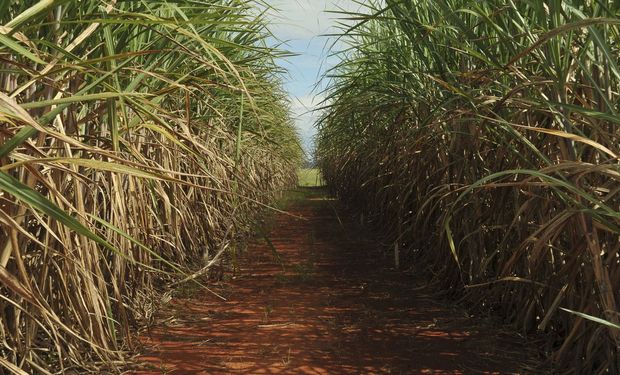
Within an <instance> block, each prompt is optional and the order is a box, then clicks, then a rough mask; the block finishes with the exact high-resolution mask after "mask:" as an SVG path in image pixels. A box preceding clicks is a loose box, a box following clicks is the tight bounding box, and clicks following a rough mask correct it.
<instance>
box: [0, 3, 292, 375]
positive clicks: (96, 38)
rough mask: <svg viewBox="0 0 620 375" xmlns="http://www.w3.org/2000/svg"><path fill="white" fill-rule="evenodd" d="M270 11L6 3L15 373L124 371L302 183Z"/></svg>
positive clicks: (1, 154)
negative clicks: (152, 320) (155, 331)
mask: <svg viewBox="0 0 620 375" xmlns="http://www.w3.org/2000/svg"><path fill="white" fill-rule="evenodd" d="M259 5H260V4H259ZM267 6H268V4H262V5H261V6H258V5H257V3H256V2H252V1H245V0H192V1H187V0H173V1H117V0H106V1H103V0H88V1H75V0H41V1H35V0H26V1H24V0H3V1H0V25H1V26H0V130H1V131H0V197H1V200H0V228H1V230H0V369H1V368H4V369H6V370H8V371H9V373H16V374H24V373H64V372H65V371H68V370H69V369H72V370H73V371H75V370H76V369H78V368H87V369H91V370H95V371H103V369H104V368H105V369H110V368H112V369H114V368H118V367H119V366H120V365H121V364H122V361H123V358H124V357H125V354H126V353H127V351H128V350H130V349H131V348H132V347H133V343H134V340H133V339H132V337H133V332H134V328H135V327H136V326H137V325H138V324H139V323H140V321H139V319H140V317H143V316H145V312H144V311H141V310H143V309H144V308H145V306H148V304H146V303H145V302H144V298H143V296H144V295H148V293H150V292H149V291H151V290H153V288H155V287H157V288H159V289H157V290H161V286H162V285H165V284H166V283H171V282H174V281H178V280H179V279H182V280H194V281H195V278H192V277H188V275H190V274H191V273H192V272H193V271H195V270H196V269H200V268H201V267H204V266H205V264H211V263H212V262H213V258H214V257H215V256H220V255H221V254H222V251H225V250H226V249H227V248H234V245H233V244H232V242H233V240H234V238H236V237H237V235H238V233H243V232H245V231H247V230H249V229H250V226H251V225H252V223H253V220H252V217H253V216H254V215H255V214H256V213H257V212H259V211H260V209H262V208H265V207H267V206H268V205H269V204H270V202H272V201H273V199H274V198H275V197H276V196H277V195H278V194H279V193H280V192H281V191H282V190H283V189H284V188H286V187H288V186H291V185H293V184H294V183H295V182H296V175H295V170H296V166H297V164H298V163H299V162H300V159H301V150H300V147H299V142H298V140H297V135H296V132H295V130H294V126H293V123H292V120H291V118H290V115H289V104H288V103H287V99H286V95H285V93H284V91H283V89H282V85H281V82H280V78H279V77H280V73H281V72H280V69H278V68H277V66H276V64H275V62H274V60H275V58H277V57H279V56H282V55H283V52H281V51H278V50H275V49H273V48H270V47H268V44H267V41H266V38H268V37H269V36H270V34H269V31H268V29H267V28H266V26H265V21H264V16H263V12H264V10H265V8H266V7H267ZM2 372H3V371H1V370H0V373H2Z"/></svg>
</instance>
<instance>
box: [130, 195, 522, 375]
mask: <svg viewBox="0 0 620 375" xmlns="http://www.w3.org/2000/svg"><path fill="white" fill-rule="evenodd" d="M308 191H310V190H308ZM289 212H290V213H291V214H292V215H295V216H299V217H301V218H299V219H298V218H294V217H292V216H289V215H284V214H279V215H276V217H275V218H274V223H273V225H272V230H271V231H270V234H269V238H270V240H271V242H272V244H273V246H274V247H275V249H276V250H277V253H278V254H279V257H280V261H278V260H277V259H276V258H277V257H274V253H273V250H272V248H271V247H270V246H269V245H268V244H267V242H266V241H264V240H261V239H257V240H256V241H255V242H254V243H252V244H251V245H250V246H249V248H248V250H247V251H246V252H245V253H244V254H243V256H242V257H241V258H240V270H239V271H238V272H237V274H236V276H235V277H234V278H231V279H230V280H227V281H224V282H220V283H218V284H217V285H213V288H216V289H217V291H218V292H219V293H221V294H222V295H224V296H225V297H226V299H227V301H225V302H224V301H222V300H220V299H218V298H216V297H215V296H213V295H212V294H210V293H208V292H206V291H197V292H196V293H194V294H193V295H191V296H189V297H187V298H175V299H173V300H172V302H171V303H170V304H168V306H167V307H166V308H165V309H164V310H163V311H162V312H161V313H160V316H159V319H158V321H159V323H158V324H156V326H155V327H152V328H151V329H150V330H149V331H148V332H145V333H144V334H143V336H142V342H143V344H144V353H145V354H144V355H142V356H141V357H140V358H139V361H140V363H141V364H140V369H139V370H133V371H130V372H128V373H132V374H136V375H147V374H231V373H239V374H481V373H486V374H513V373H523V370H522V366H523V364H524V363H527V362H528V358H529V357H530V355H529V354H528V353H530V352H531V351H530V350H529V349H527V347H525V346H524V341H523V340H522V339H521V338H520V337H518V336H517V335H515V334H511V333H507V332H505V331H502V330H498V329H497V328H492V327H491V326H490V325H489V323H488V322H484V321H480V320H478V319H474V318H471V317H469V316H468V315H467V314H466V313H465V312H464V310H462V309H460V308H458V307H454V306H450V304H449V303H448V302H446V301H445V300H442V299H441V298H438V297H437V296H436V294H435V293H433V292H432V291H429V290H428V289H427V288H424V287H423V286H422V285H423V283H422V281H421V280H420V278H419V276H416V273H415V272H403V271H396V270H394V268H393V265H392V264H391V263H390V260H391V258H390V257H389V256H385V255H383V254H382V252H381V249H380V247H379V246H378V245H377V242H376V240H374V239H373V238H372V235H371V234H369V233H368V231H366V230H365V229H364V228H362V227H360V226H359V225H358V224H357V223H356V222H355V220H354V219H353V218H352V216H351V215H349V214H347V212H346V210H344V209H342V208H339V207H338V205H337V203H336V202H335V201H332V200H329V199H326V198H325V197H324V195H323V192H322V190H316V189H315V190H314V193H310V194H306V196H305V198H304V199H301V200H299V201H296V202H295V203H293V204H292V205H291V207H290V208H289Z"/></svg>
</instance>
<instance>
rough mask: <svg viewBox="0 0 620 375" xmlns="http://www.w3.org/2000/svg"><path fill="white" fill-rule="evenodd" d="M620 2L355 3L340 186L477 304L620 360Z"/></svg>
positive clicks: (325, 132)
mask: <svg viewBox="0 0 620 375" xmlns="http://www.w3.org/2000/svg"><path fill="white" fill-rule="evenodd" d="M618 15H620V6H619V4H618V2H617V1H616V2H613V1H585V0H581V1H580V0H574V1H565V0H564V1H563V0H553V1H546V2H528V1H514V0H509V1H495V0H481V1H465V0H441V1H423V0H407V1H404V0H387V1H385V2H370V3H369V5H368V6H367V7H366V9H365V10H364V11H362V12H361V13H360V14H346V15H345V17H346V18H348V19H350V20H353V21H354V23H353V26H351V27H348V28H343V30H342V33H341V36H340V41H341V42H342V43H344V45H345V48H344V49H343V51H342V52H340V53H339V54H338V55H339V56H340V63H339V64H338V65H337V66H336V67H335V68H334V69H333V70H331V71H330V72H329V73H328V76H327V79H328V80H329V88H328V89H327V91H326V94H327V100H326V102H325V111H324V114H323V116H322V118H321V120H320V121H319V127H320V134H319V140H318V151H317V153H318V158H319V159H320V165H321V168H322V172H323V174H324V177H325V179H326V180H327V182H328V184H329V185H330V186H331V187H332V189H334V190H335V191H336V192H337V193H338V195H339V196H340V197H342V198H343V199H346V200H348V201H350V202H351V203H352V204H355V205H357V206H359V207H360V208H361V209H362V210H364V211H365V212H366V214H367V215H366V216H367V217H369V218H370V219H371V220H373V221H374V222H375V223H376V224H377V225H379V226H381V227H382V228H383V229H384V231H385V233H386V234H387V236H388V237H389V238H391V239H392V241H398V242H400V243H401V244H404V245H405V246H406V248H407V249H408V257H409V258H410V259H415V264H416V265H419V267H423V266H422V265H428V266H429V268H430V269H431V270H432V272H433V274H434V275H436V279H438V280H439V281H440V282H441V284H442V285H443V286H444V287H445V288H446V289H447V290H450V291H451V292H452V293H453V294H454V295H458V296H463V298H464V299H465V300H467V301H469V302H470V303H471V304H472V305H473V306H475V307H477V308H478V309H480V310H482V311H485V312H492V313H493V314H497V315H499V316H502V317H503V318H504V320H505V321H506V322H510V323H512V324H513V325H514V326H516V327H518V328H519V329H521V330H523V331H525V332H538V333H541V334H542V337H544V338H546V340H545V341H544V343H543V344H542V346H541V348H542V350H544V351H545V352H546V353H547V354H548V356H549V359H550V360H551V361H553V362H554V363H555V365H556V367H557V369H558V371H563V372H565V373H605V371H607V373H620V367H619V366H620V365H619V363H620V357H619V351H620V329H619V326H618V323H619V322H620V315H619V312H618V305H617V301H618V299H620V253H619V252H620V164H619V159H618V155H620V131H619V130H618V129H619V127H620V116H619V115H618V109H619V108H620V69H619V68H618V65H619V63H620V61H619V60H620V59H619V55H620V50H619V49H618V46H620V34H619V32H620V21H619V20H618Z"/></svg>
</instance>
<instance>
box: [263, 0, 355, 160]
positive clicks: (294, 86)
mask: <svg viewBox="0 0 620 375" xmlns="http://www.w3.org/2000/svg"><path fill="white" fill-rule="evenodd" d="M269 4H270V5H271V6H273V7H274V8H275V9H277V10H278V12H275V11H274V12H271V14H270V16H269V17H270V23H269V25H270V27H269V28H270V30H271V31H272V33H273V34H274V35H275V37H276V38H277V39H279V40H280V41H282V42H285V44H284V45H283V46H282V48H284V49H286V50H287V51H290V52H293V53H296V54H298V56H293V57H287V58H286V59H285V60H279V61H278V64H279V65H280V66H282V67H284V68H285V69H287V70H288V72H289V73H288V74H287V75H286V76H285V77H284V80H285V82H284V83H285V89H286V90H287V92H288V93H289V95H290V98H291V105H292V111H293V116H294V117H295V123H296V125H297V129H298V131H299V135H300V137H301V141H302V144H303V146H304V149H305V150H306V153H308V154H309V156H310V153H311V151H312V149H313V138H314V136H315V134H316V129H315V128H314V122H315V120H316V118H317V116H318V113H316V112H313V110H314V109H315V108H316V107H317V105H318V104H319V103H320V102H321V96H320V93H321V91H322V90H321V87H320V86H319V87H318V88H317V87H315V86H316V84H317V82H318V81H319V79H320V77H321V75H322V73H323V72H324V71H325V69H327V68H328V67H329V66H333V65H334V64H335V62H336V61H334V58H331V59H330V58H328V54H329V47H330V45H331V43H332V41H331V40H330V39H329V38H328V37H325V36H324V35H325V34H328V33H333V32H334V31H335V30H336V29H335V26H336V24H337V23H338V17H340V15H338V14H333V13H329V12H328V11H338V10H341V9H348V10H357V9H358V8H359V6H358V5H356V4H355V3H354V1H352V0H271V1H269Z"/></svg>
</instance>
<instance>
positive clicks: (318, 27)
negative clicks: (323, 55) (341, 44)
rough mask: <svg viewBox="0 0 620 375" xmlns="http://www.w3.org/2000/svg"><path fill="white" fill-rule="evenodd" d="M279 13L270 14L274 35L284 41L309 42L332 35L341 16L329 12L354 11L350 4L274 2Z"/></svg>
mask: <svg viewBox="0 0 620 375" xmlns="http://www.w3.org/2000/svg"><path fill="white" fill-rule="evenodd" d="M270 4H271V5H272V6H273V8H275V9H276V10H278V11H272V12H270V13H271V15H270V17H271V19H272V20H273V21H272V24H271V30H272V32H273V33H274V34H275V35H276V36H277V37H278V38H280V39H282V40H285V41H286V40H308V39H312V38H316V37H318V36H319V35H322V34H326V33H328V32H330V29H331V28H332V27H334V26H335V25H336V22H337V19H338V17H339V15H338V14H334V13H329V11H338V10H340V9H348V10H355V9H357V8H359V5H357V4H355V3H354V2H353V1H351V0H273V1H271V2H270Z"/></svg>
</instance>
